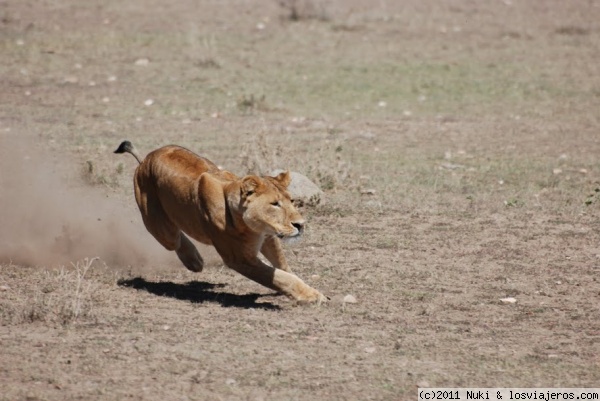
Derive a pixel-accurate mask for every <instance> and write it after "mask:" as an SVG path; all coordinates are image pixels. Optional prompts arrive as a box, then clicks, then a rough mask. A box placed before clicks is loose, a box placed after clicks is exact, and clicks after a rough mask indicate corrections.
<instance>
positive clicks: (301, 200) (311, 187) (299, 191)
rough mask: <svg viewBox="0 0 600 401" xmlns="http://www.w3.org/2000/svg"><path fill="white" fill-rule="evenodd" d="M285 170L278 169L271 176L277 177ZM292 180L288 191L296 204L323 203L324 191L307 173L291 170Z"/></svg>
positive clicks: (314, 204)
mask: <svg viewBox="0 0 600 401" xmlns="http://www.w3.org/2000/svg"><path fill="white" fill-rule="evenodd" d="M283 171H284V170H281V169H278V170H273V171H272V172H271V176H273V177H275V176H277V175H278V174H280V173H282V172H283ZM290 178H291V179H292V181H291V182H290V185H289V186H288V192H289V193H290V195H291V196H292V199H293V200H294V204H295V205H296V206H304V205H308V206H316V205H318V204H319V203H321V199H322V197H323V191H321V188H319V187H318V186H317V184H315V183H314V182H312V181H311V180H309V179H308V177H306V176H305V175H302V174H300V173H297V172H295V171H290Z"/></svg>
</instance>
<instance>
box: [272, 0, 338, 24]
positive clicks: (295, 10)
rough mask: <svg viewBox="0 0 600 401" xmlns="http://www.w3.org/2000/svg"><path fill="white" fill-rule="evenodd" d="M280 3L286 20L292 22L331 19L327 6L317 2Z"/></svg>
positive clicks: (289, 0)
mask: <svg viewBox="0 0 600 401" xmlns="http://www.w3.org/2000/svg"><path fill="white" fill-rule="evenodd" d="M278 3H279V6H280V7H281V8H282V9H283V10H285V18H286V19H287V20H290V21H303V20H317V21H329V20H330V19H331V17H330V16H329V13H328V12H327V10H326V8H325V5H324V4H323V3H321V2H318V1H315V0H278Z"/></svg>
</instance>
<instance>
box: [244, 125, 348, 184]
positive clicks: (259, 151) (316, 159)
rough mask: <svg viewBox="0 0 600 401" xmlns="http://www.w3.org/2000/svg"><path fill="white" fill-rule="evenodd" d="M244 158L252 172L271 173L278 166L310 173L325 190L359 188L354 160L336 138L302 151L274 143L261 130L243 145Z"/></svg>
mask: <svg viewBox="0 0 600 401" xmlns="http://www.w3.org/2000/svg"><path fill="white" fill-rule="evenodd" d="M240 159H241V164H242V168H243V169H244V170H245V171H246V172H247V173H248V174H258V175H268V174H270V173H271V172H272V171H273V170H275V169H289V170H295V171H297V172H299V173H301V174H304V175H306V176H307V177H308V178H309V179H310V180H312V181H313V182H314V183H316V184H317V185H318V186H319V187H320V188H321V189H322V190H323V191H337V190H342V189H344V190H347V189H353V188H355V187H356V180H355V178H356V177H355V175H354V174H353V170H352V163H351V162H350V161H349V160H348V159H347V158H346V157H345V155H344V149H343V146H342V145H341V143H339V142H336V141H325V142H324V143H323V145H322V146H319V147H318V148H317V150H316V151H300V150H299V149H296V148H294V149H288V148H286V147H284V146H283V145H277V146H271V145H270V144H269V141H268V140H267V137H266V135H265V133H262V132H261V133H259V134H257V135H255V136H253V138H252V139H250V141H249V142H247V143H246V144H245V145H244V146H243V148H242V152H241V155H240Z"/></svg>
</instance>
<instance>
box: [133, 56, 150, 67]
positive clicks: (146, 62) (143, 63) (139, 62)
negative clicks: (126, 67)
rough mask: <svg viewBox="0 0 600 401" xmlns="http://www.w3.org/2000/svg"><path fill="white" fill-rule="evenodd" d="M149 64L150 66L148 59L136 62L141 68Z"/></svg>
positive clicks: (140, 59)
mask: <svg viewBox="0 0 600 401" xmlns="http://www.w3.org/2000/svg"><path fill="white" fill-rule="evenodd" d="M148 64H150V60H148V59H147V58H139V59H137V60H135V65H137V66H140V67H145V66H147V65H148Z"/></svg>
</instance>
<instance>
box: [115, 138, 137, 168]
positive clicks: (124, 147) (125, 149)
mask: <svg viewBox="0 0 600 401" xmlns="http://www.w3.org/2000/svg"><path fill="white" fill-rule="evenodd" d="M115 153H129V154H130V155H132V156H133V157H135V160H137V161H138V163H140V164H142V159H141V158H140V155H139V154H138V152H137V150H136V149H135V147H134V146H133V144H132V143H131V142H129V141H123V142H121V144H120V145H119V147H118V148H117V150H115Z"/></svg>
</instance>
